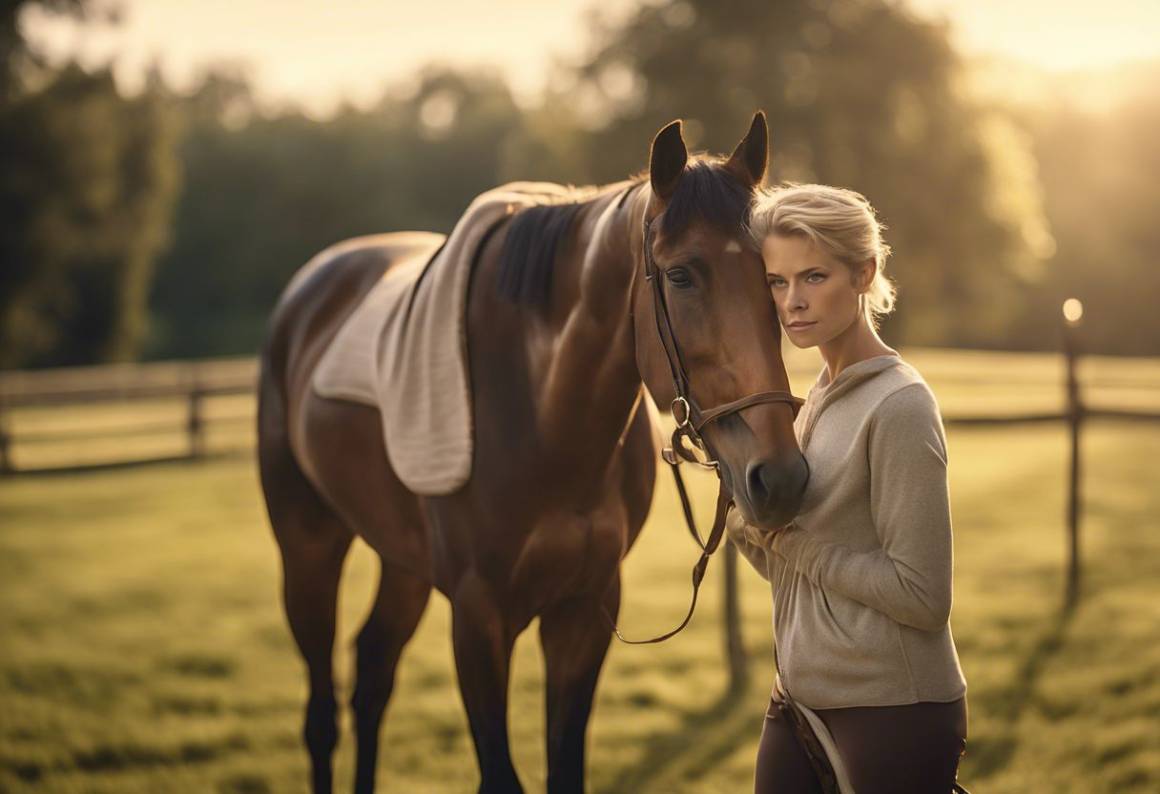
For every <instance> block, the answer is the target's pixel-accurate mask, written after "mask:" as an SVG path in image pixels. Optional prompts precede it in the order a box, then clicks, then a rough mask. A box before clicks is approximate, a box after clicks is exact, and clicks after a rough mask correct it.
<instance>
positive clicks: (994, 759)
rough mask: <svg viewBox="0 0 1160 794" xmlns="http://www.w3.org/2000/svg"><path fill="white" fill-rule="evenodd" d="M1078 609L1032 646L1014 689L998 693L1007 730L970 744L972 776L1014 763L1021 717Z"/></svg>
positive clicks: (1063, 613) (1065, 611) (1062, 615)
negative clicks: (1012, 760)
mask: <svg viewBox="0 0 1160 794" xmlns="http://www.w3.org/2000/svg"><path fill="white" fill-rule="evenodd" d="M1074 615H1075V609H1074V607H1071V606H1065V607H1063V608H1062V609H1061V610H1060V611H1059V612H1058V613H1057V614H1056V616H1055V618H1054V619H1053V620H1052V622H1051V624H1050V625H1049V626H1048V627H1047V629H1046V630H1045V631H1044V632H1043V633H1042V634H1040V635H1039V638H1038V639H1036V641H1035V642H1034V643H1033V644H1032V645H1031V648H1030V650H1029V651H1028V653H1027V656H1026V657H1025V658H1024V659H1023V663H1022V664H1020V665H1019V669H1018V670H1017V671H1016V673H1015V676H1014V678H1013V679H1012V681H1011V684H1010V686H1008V687H1006V688H1005V689H1002V690H1000V691H998V692H996V693H995V694H994V695H992V696H991V697H990V698H988V699H989V700H992V701H993V705H992V709H993V710H994V716H996V717H998V718H999V719H1000V720H1001V721H1002V723H1003V726H1004V727H1003V730H1001V731H1000V732H999V733H997V734H996V735H994V736H990V737H987V738H986V739H980V740H978V741H971V740H969V739H968V741H967V752H968V753H969V754H970V755H971V756H973V757H974V762H975V763H974V771H973V774H972V776H973V777H974V778H976V779H979V780H983V779H986V778H988V777H990V776H992V775H994V774H995V773H996V772H998V771H1000V770H1001V769H1003V768H1004V767H1006V766H1007V764H1009V763H1010V762H1011V759H1012V758H1013V757H1014V755H1015V751H1016V750H1017V749H1018V747H1019V732H1018V726H1019V718H1020V717H1021V716H1022V715H1023V712H1024V710H1025V709H1026V708H1027V704H1028V703H1030V702H1031V699H1032V695H1033V694H1034V691H1035V684H1036V681H1038V679H1039V676H1040V674H1042V672H1043V668H1044V667H1045V666H1046V664H1047V663H1048V662H1049V661H1050V660H1051V658H1052V657H1053V656H1054V655H1055V654H1056V653H1058V652H1059V649H1060V648H1061V647H1062V646H1063V639H1064V635H1065V634H1066V633H1067V629H1068V626H1069V625H1070V624H1071V620H1072V617H1074Z"/></svg>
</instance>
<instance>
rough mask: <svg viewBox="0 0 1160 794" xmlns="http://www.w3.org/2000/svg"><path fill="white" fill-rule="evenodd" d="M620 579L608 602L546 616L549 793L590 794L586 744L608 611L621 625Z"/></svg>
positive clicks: (572, 605) (579, 601) (557, 608)
mask: <svg viewBox="0 0 1160 794" xmlns="http://www.w3.org/2000/svg"><path fill="white" fill-rule="evenodd" d="M619 608H620V579H619V576H617V578H615V579H614V580H613V581H612V583H611V584H610V585H609V586H608V589H607V590H606V591H605V593H604V596H603V598H594V597H586V598H572V599H568V600H566V601H562V602H560V603H558V604H555V605H553V606H552V607H551V608H549V609H548V610H546V611H545V612H544V613H543V614H542V615H540V644H541V646H542V647H543V650H544V666H545V670H546V687H547V706H548V726H547V727H548V735H547V743H548V791H549V793H550V794H558V793H559V792H581V794H582V793H583V791H584V742H585V734H586V732H587V729H588V716H589V714H590V713H591V711H592V698H593V695H594V693H595V691H596V679H597V677H598V676H599V675H600V667H601V665H603V664H604V656H605V654H606V653H607V652H608V643H609V641H610V640H611V638H612V633H611V631H610V629H609V626H608V620H607V618H605V616H604V609H607V610H608V614H609V615H611V616H612V618H613V620H615V619H616V616H617V613H618V611H619Z"/></svg>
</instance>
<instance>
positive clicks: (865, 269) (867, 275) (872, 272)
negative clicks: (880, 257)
mask: <svg viewBox="0 0 1160 794" xmlns="http://www.w3.org/2000/svg"><path fill="white" fill-rule="evenodd" d="M877 274H878V263H877V262H875V261H874V260H873V259H867V260H866V261H865V262H863V263H862V264H860V265H859V266H858V268H857V270H856V271H855V273H854V286H855V287H857V289H858V292H866V291H867V290H869V289H870V285H871V284H873V283H874V276H876V275H877Z"/></svg>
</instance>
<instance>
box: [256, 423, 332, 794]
mask: <svg viewBox="0 0 1160 794" xmlns="http://www.w3.org/2000/svg"><path fill="white" fill-rule="evenodd" d="M259 465H260V469H261V475H262V490H263V491H264V492H265V495H266V506H267V509H268V511H269V514H270V524H271V526H272V527H273V529H274V536H275V537H276V538H277V540H278V546H279V548H280V549H281V552H282V573H283V581H282V597H283V603H284V605H285V608H286V617H287V619H288V620H289V623H290V631H291V633H292V634H293V635H294V641H295V642H296V643H297V644H298V650H299V651H300V652H301V653H302V656H303V658H304V659H305V660H306V667H307V671H308V680H309V683H310V696H309V699H308V700H307V703H306V720H305V726H304V728H303V739H304V740H305V742H306V748H307V750H308V751H309V753H310V764H311V773H312V781H313V791H314V792H315V794H328V792H330V791H331V785H332V783H331V774H332V773H331V756H332V755H333V753H334V748H335V745H337V744H338V723H337V714H338V706H337V703H336V701H335V697H334V679H333V670H332V665H333V660H332V656H333V652H334V631H335V606H336V603H337V601H338V582H339V577H340V576H341V574H342V563H343V560H344V559H345V558H346V553H347V550H348V549H349V548H350V543H351V540H352V535H351V533H350V531H349V530H348V529H347V527H346V525H345V524H343V523H342V521H341V520H340V519H339V518H338V517H337V516H336V515H335V514H334V513H333V512H332V511H331V510H330V508H329V507H328V506H327V505H326V504H325V503H324V502H323V501H322V499H321V497H320V496H319V495H318V494H317V492H316V491H315V490H314V488H313V486H312V485H311V484H310V482H309V481H308V480H307V479H306V477H305V475H303V474H302V471H301V469H299V467H298V464H297V462H296V461H295V460H294V457H293V454H292V453H291V452H290V450H289V448H288V446H286V445H285V444H284V443H281V440H280V439H279V438H278V437H277V436H276V435H267V436H266V437H264V438H263V439H262V442H261V444H260V448H259Z"/></svg>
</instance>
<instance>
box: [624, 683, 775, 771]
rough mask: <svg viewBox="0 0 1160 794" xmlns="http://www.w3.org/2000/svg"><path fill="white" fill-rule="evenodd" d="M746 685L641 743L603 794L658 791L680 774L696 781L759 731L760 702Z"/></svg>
mask: <svg viewBox="0 0 1160 794" xmlns="http://www.w3.org/2000/svg"><path fill="white" fill-rule="evenodd" d="M751 695H752V690H751V688H748V687H741V688H733V689H728V690H726V691H725V693H724V694H722V696H721V697H720V698H719V699H718V700H717V701H716V702H715V703H713V704H712V705H711V706H709V707H708V708H707V709H703V710H701V711H694V712H689V713H687V714H686V715H685V717H684V719H683V720H682V721H681V724H680V725H679V726H678V727H677V729H676V730H672V731H664V732H663V733H654V734H652V735H651V736H649V737H647V738H646V739H645V742H646V747H645V753H644V757H643V758H641V760H640V761H639V762H637V763H634V764H632V766H631V767H630V768H628V769H625V770H623V771H622V772H621V773H620V774H619V775H618V776H617V777H616V778H615V779H614V780H613V781H612V782H611V783H610V784H609V786H608V787H607V789H606V790H607V791H610V792H611V791H646V790H649V789H650V787H652V790H660V789H659V788H657V785H658V784H660V783H661V782H662V781H664V780H666V779H670V778H672V777H673V776H674V775H677V774H678V773H679V775H680V778H681V779H682V780H696V779H697V778H699V777H701V776H702V775H704V774H705V773H706V772H709V771H710V770H712V769H714V768H715V767H717V766H718V765H719V764H720V763H721V759H722V758H725V757H727V756H729V755H731V754H732V753H733V751H734V750H736V749H737V746H738V744H741V743H744V742H745V741H747V740H748V739H752V738H754V737H756V736H757V734H758V733H759V732H760V731H761V720H762V715H763V714H764V713H765V711H764V704H763V703H762V702H761V701H760V700H757V701H755V700H754V698H753V697H752V696H751Z"/></svg>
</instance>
